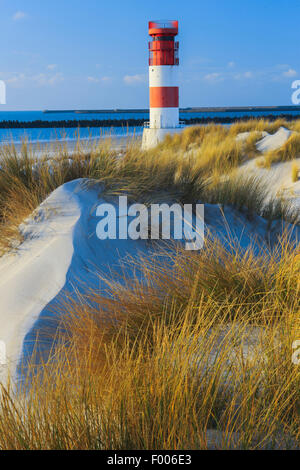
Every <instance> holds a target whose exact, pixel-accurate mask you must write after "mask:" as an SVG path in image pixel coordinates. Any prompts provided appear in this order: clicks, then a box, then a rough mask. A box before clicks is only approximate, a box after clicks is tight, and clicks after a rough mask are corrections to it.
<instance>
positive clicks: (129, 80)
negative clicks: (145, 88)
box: [123, 74, 146, 85]
mask: <svg viewBox="0 0 300 470" xmlns="http://www.w3.org/2000/svg"><path fill="white" fill-rule="evenodd" d="M123 80H124V82H125V83H126V85H135V84H137V83H144V82H145V81H146V76H145V75H143V74H140V75H139V74H137V75H125V76H124V77H123Z"/></svg>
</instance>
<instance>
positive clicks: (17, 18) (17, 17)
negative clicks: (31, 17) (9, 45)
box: [13, 10, 28, 21]
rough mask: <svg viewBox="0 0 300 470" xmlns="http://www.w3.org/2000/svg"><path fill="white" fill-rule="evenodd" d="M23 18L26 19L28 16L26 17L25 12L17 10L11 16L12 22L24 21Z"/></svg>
mask: <svg viewBox="0 0 300 470" xmlns="http://www.w3.org/2000/svg"><path fill="white" fill-rule="evenodd" d="M25 18H28V15H27V13H25V11H21V10H18V11H16V13H14V15H13V20H14V21H20V20H24V19H25Z"/></svg>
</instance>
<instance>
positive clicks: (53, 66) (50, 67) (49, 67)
mask: <svg viewBox="0 0 300 470" xmlns="http://www.w3.org/2000/svg"><path fill="white" fill-rule="evenodd" d="M56 67H57V64H49V65H47V69H48V70H54V69H56Z"/></svg>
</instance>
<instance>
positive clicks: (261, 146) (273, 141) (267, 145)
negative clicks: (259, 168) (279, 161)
mask: <svg viewBox="0 0 300 470" xmlns="http://www.w3.org/2000/svg"><path fill="white" fill-rule="evenodd" d="M291 134H292V131H290V130H289V129H286V128H285V127H280V128H279V129H278V131H277V132H276V133H275V134H272V135H270V134H269V135H266V136H265V137H263V138H262V139H261V140H260V141H258V142H257V144H256V148H257V150H259V151H260V152H262V153H265V152H268V151H269V150H276V149H278V148H280V147H281V146H282V145H283V144H284V143H285V142H286V141H287V140H288V138H289V137H290V136H291Z"/></svg>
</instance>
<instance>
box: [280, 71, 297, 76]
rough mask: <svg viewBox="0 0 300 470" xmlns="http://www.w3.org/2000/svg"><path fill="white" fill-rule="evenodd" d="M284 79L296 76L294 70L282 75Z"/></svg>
mask: <svg viewBox="0 0 300 470" xmlns="http://www.w3.org/2000/svg"><path fill="white" fill-rule="evenodd" d="M282 75H283V76H284V77H295V76H296V75H297V72H296V70H294V69H288V70H286V71H285V72H283V74H282Z"/></svg>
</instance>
